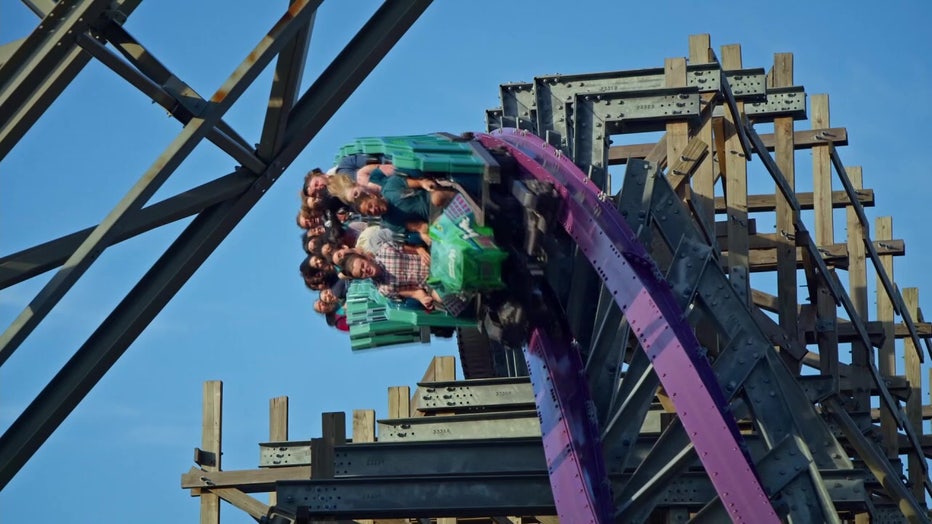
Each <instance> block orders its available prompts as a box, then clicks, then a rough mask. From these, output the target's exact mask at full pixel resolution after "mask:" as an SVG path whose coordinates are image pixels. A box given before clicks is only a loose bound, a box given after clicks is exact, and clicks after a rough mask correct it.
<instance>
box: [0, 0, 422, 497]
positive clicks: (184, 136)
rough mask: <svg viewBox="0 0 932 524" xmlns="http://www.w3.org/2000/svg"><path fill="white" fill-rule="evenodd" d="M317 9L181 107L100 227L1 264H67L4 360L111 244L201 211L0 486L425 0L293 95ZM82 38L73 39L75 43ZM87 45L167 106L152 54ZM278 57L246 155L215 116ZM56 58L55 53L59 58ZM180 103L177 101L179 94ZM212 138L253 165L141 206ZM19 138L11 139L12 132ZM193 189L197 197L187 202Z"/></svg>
mask: <svg viewBox="0 0 932 524" xmlns="http://www.w3.org/2000/svg"><path fill="white" fill-rule="evenodd" d="M319 4H320V0H295V1H294V2H293V3H292V5H291V7H290V9H289V10H288V12H287V13H286V14H285V16H284V17H283V18H282V20H281V21H280V22H279V23H278V24H276V25H275V27H273V29H272V30H271V31H270V32H269V34H268V35H267V36H266V37H264V38H263V40H262V41H261V42H260V43H259V45H258V46H257V47H256V49H255V50H254V52H253V53H252V54H251V55H250V57H249V58H247V60H246V61H245V62H244V63H243V64H242V65H241V67H240V68H238V69H237V70H236V72H234V74H233V75H231V77H230V78H229V79H228V80H227V82H226V83H225V84H224V86H223V87H222V88H221V89H220V90H218V92H217V93H216V94H215V95H214V96H213V97H211V99H210V100H209V101H208V102H206V103H205V104H204V105H203V107H199V105H198V104H194V105H193V106H191V105H187V106H184V109H186V110H187V113H185V112H184V111H181V110H178V114H176V115H175V116H176V117H177V118H179V119H181V120H182V121H184V120H185V119H187V122H186V124H185V128H184V129H183V130H182V132H181V133H180V134H179V135H178V137H177V138H176V140H175V141H174V142H173V143H172V144H171V145H170V146H169V148H168V149H167V150H166V151H165V152H164V153H163V154H162V156H161V157H160V158H159V160H158V161H157V162H156V163H155V164H154V165H153V166H152V167H151V168H150V169H149V170H148V171H147V172H146V173H145V174H144V175H143V177H142V178H141V179H140V181H139V182H138V183H137V184H136V186H135V187H134V188H133V189H132V190H131V191H130V192H129V193H128V194H127V195H126V197H124V199H123V200H122V201H121V202H120V204H118V206H117V207H116V208H115V209H114V210H113V211H112V212H111V213H110V215H109V216H108V217H107V218H106V219H105V220H104V221H103V222H102V223H101V224H99V225H98V226H97V227H96V228H91V229H89V230H84V231H79V232H76V233H73V234H71V235H68V236H66V237H62V238H60V239H57V240H53V241H51V242H47V243H45V244H42V245H39V246H35V247H33V248H30V249H27V250H24V251H22V252H20V253H18V254H15V255H12V256H8V257H5V258H4V262H9V263H10V264H6V265H7V268H8V269H10V271H9V272H8V273H6V274H7V275H8V276H9V279H8V280H5V281H4V283H5V285H12V283H15V282H19V281H22V280H24V279H26V278H29V277H30V276H33V275H35V274H39V273H41V272H42V271H44V270H47V269H50V268H52V267H55V266H58V265H61V264H63V263H65V269H63V270H60V271H59V273H57V274H56V275H55V276H54V277H53V278H52V280H51V281H50V282H49V284H48V285H47V286H46V288H45V289H44V290H43V291H42V292H40V294H39V295H38V296H37V297H36V299H34V300H33V309H32V310H31V311H24V312H23V314H22V315H21V316H20V318H19V319H18V320H17V321H16V322H14V324H13V326H11V328H10V329H8V330H7V332H6V333H5V334H4V335H3V337H2V339H0V343H2V346H0V363H2V361H3V360H5V359H6V358H7V357H8V356H9V355H10V354H11V353H12V351H13V350H14V349H15V348H16V347H17V346H18V345H19V343H20V342H22V340H23V339H25V337H26V336H28V334H29V332H30V331H31V330H32V329H33V328H34V327H35V325H37V324H38V323H39V321H41V319H42V317H44V316H45V314H46V313H47V312H48V310H50V309H51V308H52V307H53V306H54V304H55V303H56V302H57V301H58V299H59V298H61V296H62V295H63V294H64V293H65V292H67V290H68V289H69V288H70V287H71V285H72V284H73V283H74V282H75V281H76V280H77V279H78V278H79V277H80V274H81V273H83V272H84V270H86V269H87V268H88V267H89V266H90V264H91V263H92V262H93V260H94V259H96V258H97V256H99V254H100V253H101V252H102V251H103V250H104V249H106V248H107V247H108V246H109V245H111V244H113V243H115V242H118V241H120V240H124V239H126V238H129V237H130V236H133V235H135V234H139V233H142V232H144V231H147V230H149V229H152V228H154V227H157V226H159V225H161V224H164V223H167V222H171V221H173V220H178V219H180V218H183V217H184V216H190V215H191V214H195V213H196V214H197V217H196V218H195V219H194V221H193V222H191V224H189V225H188V226H187V227H186V228H185V230H184V231H183V232H182V233H181V234H180V235H179V237H178V238H177V240H176V241H175V242H174V243H173V244H172V245H171V246H170V247H169V248H168V249H167V250H166V251H165V253H164V254H163V255H162V256H161V257H160V258H159V259H158V261H156V262H155V264H154V265H153V267H152V268H151V269H150V270H149V271H148V272H147V273H146V274H145V275H144V276H143V277H142V278H141V279H140V281H139V283H138V284H137V285H136V286H135V287H134V288H133V289H132V290H131V291H130V292H129V293H128V294H127V296H126V298H124V299H123V301H121V302H120V304H119V305H117V306H116V308H115V309H114V310H113V312H112V313H111V314H110V315H109V316H108V317H107V318H106V319H105V320H104V321H103V323H102V324H101V325H100V327H99V328H98V329H97V330H96V331H95V332H94V333H93V334H92V335H91V336H90V337H89V338H88V340H87V341H86V342H85V343H84V344H83V345H82V346H81V347H80V348H79V349H78V350H77V352H76V353H75V354H74V356H73V357H72V358H71V359H70V360H69V361H68V362H67V363H66V364H65V366H64V367H63V368H62V369H61V371H59V372H58V374H56V376H55V377H54V378H53V379H52V380H51V381H50V382H49V384H48V385H47V386H46V387H45V388H44V389H43V390H42V391H41V392H40V393H39V395H38V396H37V397H36V399H35V400H33V402H32V403H31V404H30V405H29V406H28V407H27V408H26V409H25V410H24V411H23V413H22V414H21V415H20V416H19V417H18V418H17V419H16V421H14V422H13V424H12V425H11V426H10V427H9V428H8V429H7V431H6V432H5V433H4V434H3V435H2V437H0V489H2V487H3V486H5V485H6V484H7V483H8V482H9V481H10V479H12V478H13V476H14V475H15V474H16V473H17V472H18V471H19V469H20V468H21V467H22V466H23V464H25V463H26V461H28V460H29V458H30V457H31V456H32V454H33V453H35V451H36V450H37V449H38V448H39V447H40V446H41V445H42V443H43V442H45V440H46V439H47V438H48V437H49V435H51V433H52V432H53V431H54V430H55V429H56V428H57V427H58V426H59V425H60V424H61V422H62V421H63V420H64V419H65V418H66V417H67V416H68V414H70V413H71V411H72V410H73V409H74V408H75V407H76V406H77V404H78V403H79V402H80V401H81V400H82V399H83V398H84V396H85V395H86V394H87V393H88V392H89V391H90V390H91V389H92V388H93V387H94V385H96V383H97V382H98V381H99V380H100V378H101V377H102V376H103V375H104V374H105V373H106V372H107V371H108V370H109V369H110V367H111V366H112V365H113V363H114V362H116V360H117V359H118V358H119V357H120V355H122V354H123V352H124V351H125V350H126V349H127V348H128V347H129V345H131V344H132V342H133V341H134V340H135V339H136V337H137V336H138V335H139V334H140V333H141V332H142V331H143V330H144V329H145V327H146V326H147V325H148V324H149V323H150V322H151V321H152V319H153V318H154V317H155V316H156V315H157V314H158V313H159V311H161V309H162V308H163V307H164V306H165V304H167V303H168V301H169V300H171V298H172V297H173V296H174V295H175V293H177V291H178V290H179V289H180V288H181V287H182V286H183V285H184V283H185V282H186V281H187V279H188V278H190V276H191V275H192V274H193V273H194V272H195V271H196V270H197V268H198V267H200V265H201V264H202V263H203V262H204V260H206V259H207V257H208V256H209V255H210V254H211V253H212V252H213V251H214V249H215V248H216V247H217V246H218V245H219V244H220V242H221V241H222V240H223V239H224V238H225V237H226V236H227V234H229V232H230V231H231V230H232V228H233V227H234V226H235V225H236V224H237V223H238V222H239V221H240V220H241V219H242V218H243V216H245V214H246V213H247V212H248V211H249V210H250V209H251V208H252V207H253V206H254V205H255V203H256V202H258V200H259V199H260V198H261V197H262V195H263V194H265V193H266V191H268V189H269V188H270V187H271V185H272V184H274V182H275V181H276V180H277V179H278V177H279V176H280V175H281V174H282V173H283V172H284V170H285V169H286V168H287V167H288V166H289V165H290V164H291V163H292V162H293V161H294V159H295V158H296V157H297V155H298V154H299V153H300V152H301V151H302V150H303V149H304V147H305V146H306V145H307V144H308V142H310V140H311V139H312V138H313V137H314V136H315V135H316V134H317V133H318V132H319V131H320V129H321V128H322V127H323V125H324V124H325V123H326V122H327V121H328V120H329V118H330V117H331V116H332V115H333V114H334V113H335V112H336V110H337V109H339V107H340V106H341V105H342V104H343V102H344V101H345V100H346V99H347V98H348V97H349V95H350V94H351V93H352V92H353V91H354V90H355V89H356V87H358V85H359V84H360V83H361V82H362V81H363V80H364V79H365V77H366V76H367V75H368V74H369V73H370V72H371V71H372V70H373V69H374V67H375V66H376V65H377V64H378V63H379V62H380V61H381V59H382V58H383V57H384V56H385V55H386V54H387V53H388V51H389V50H390V49H391V48H392V47H393V46H394V44H395V43H396V42H397V41H398V39H399V38H400V37H401V36H402V35H403V34H404V33H405V32H406V31H407V30H408V28H410V26H411V25H412V24H413V23H414V21H415V20H417V18H418V17H419V16H420V15H421V14H422V13H423V12H424V10H425V9H426V8H427V6H428V5H429V4H430V1H429V0H419V1H416V2H407V1H386V2H385V3H384V4H383V5H382V6H381V7H380V8H379V9H378V10H377V11H376V12H375V13H374V14H373V16H372V17H371V18H370V20H369V21H368V22H367V23H366V24H365V25H364V26H363V27H362V29H361V30H360V31H359V32H358V33H357V35H356V36H355V37H354V38H353V39H352V40H351V41H350V42H349V43H348V44H347V46H346V47H345V48H344V50H343V51H342V52H341V53H340V54H339V55H338V56H337V58H335V59H334V61H333V62H332V63H331V64H330V66H329V67H328V68H327V69H326V70H325V71H324V72H323V73H321V75H320V76H319V77H318V79H317V81H316V82H314V84H313V85H312V86H311V87H310V88H309V89H308V90H307V91H306V92H305V93H304V94H303V95H301V97H300V98H297V93H298V86H299V83H300V80H301V72H302V68H303V65H304V57H305V56H306V53H307V47H308V44H309V41H310V25H311V22H312V21H313V18H314V13H315V10H316V7H317V6H318V5H319ZM81 5H83V4H81ZM88 5H92V4H91V3H88ZM34 6H35V10H40V9H41V8H42V5H39V4H34ZM55 8H58V5H56V7H55ZM55 8H53V9H55ZM104 32H109V34H110V36H111V37H113V40H114V41H115V43H114V45H115V46H117V47H118V49H121V47H120V43H119V42H124V43H125V42H131V41H133V40H132V39H131V37H130V36H129V35H128V34H126V33H125V31H124V30H123V29H122V28H121V27H112V26H111V27H109V28H105V31H104ZM80 33H81V32H79V33H78V35H79V34H80ZM78 35H76V36H75V37H74V38H75V39H78V38H79V36H78ZM114 35H116V36H117V37H119V38H116V37H114ZM27 40H28V39H27ZM82 41H83V42H84V44H85V45H87V46H88V48H90V49H93V50H94V51H93V53H92V54H95V56H100V57H101V58H102V59H103V60H105V61H107V63H108V64H109V65H111V66H112V68H113V69H114V70H115V71H117V72H118V73H121V74H123V76H126V77H127V79H128V80H130V82H131V83H133V84H134V85H137V87H141V88H143V91H144V92H146V93H147V94H154V95H156V96H155V97H154V98H157V99H161V100H162V101H163V102H166V103H167V102H170V100H169V99H167V98H165V94H166V93H167V91H166V90H158V89H153V88H152V85H153V84H156V85H162V82H158V81H157V80H156V79H157V78H158V77H160V76H165V77H166V78H167V76H172V77H173V75H171V73H170V72H169V71H168V70H167V69H166V68H164V66H162V65H161V64H159V63H158V62H157V61H154V60H146V61H142V60H139V61H133V60H132V54H131V53H130V54H129V56H128V57H127V58H128V59H130V61H131V63H133V65H134V66H135V67H136V68H138V69H139V73H141V74H137V73H136V72H133V70H132V69H131V68H129V67H127V66H125V64H121V63H119V62H117V61H116V60H113V57H109V56H108V55H107V54H106V53H109V51H107V50H105V49H103V50H102V49H99V46H97V45H96V44H93V43H91V42H88V41H87V40H86V39H83V38H82ZM33 47H36V48H38V47H41V46H39V45H35V46H33ZM124 47H125V48H128V47H132V46H124ZM22 52H25V51H22ZM121 52H122V51H121ZM124 56H127V53H124ZM276 56H277V57H278V64H277V73H278V74H277V75H276V82H275V83H274V84H273V86H272V90H271V94H270V101H269V108H268V110H267V113H266V120H265V124H264V128H263V132H262V135H261V136H262V142H261V143H260V144H259V147H258V148H257V150H256V151H254V152H251V149H252V148H250V147H248V146H245V141H244V140H243V139H242V138H240V137H239V136H238V135H237V134H236V133H235V132H234V131H232V129H230V128H229V127H228V126H225V125H224V124H223V123H222V121H221V120H220V117H221V116H222V114H223V113H224V112H225V111H226V109H228V108H229V107H230V106H231V105H232V104H233V102H234V101H235V100H236V98H237V97H238V96H239V94H241V93H242V92H243V91H244V90H245V88H246V86H247V85H248V84H249V83H250V82H251V81H252V80H254V79H255V77H256V76H258V74H259V72H260V71H261V70H262V69H263V68H264V66H265V65H267V64H268V63H269V62H271V60H272V59H273V58H275V57H276ZM51 58H55V59H56V60H60V58H59V57H58V56H54V57H51ZM11 60H12V59H11ZM34 60H37V61H38V63H43V64H44V63H45V61H48V60H49V59H43V58H42V56H36V57H35V58H34ZM43 60H44V61H43ZM9 62H10V61H8V63H9ZM17 63H18V62H17ZM11 67H12V66H11ZM7 71H9V69H8V70H7ZM75 73H76V72H75ZM32 74H33V73H30V71H29V70H28V68H27V69H26V70H23V69H22V67H20V69H19V70H18V71H17V73H16V74H15V75H13V76H14V77H15V78H11V79H7V82H3V83H0V86H2V85H9V86H14V87H15V86H20V85H28V84H29V81H31V80H30V79H32V78H33V76H31V75H32ZM20 75H23V76H20ZM72 76H73V75H72ZM176 87H178V89H179V91H178V94H179V95H180V94H184V95H188V100H191V99H192V98H191V96H190V95H196V93H193V91H191V90H189V88H187V89H186V87H187V86H185V85H184V84H177V85H176ZM10 92H11V93H13V95H5V96H10V97H14V98H15V96H14V95H15V94H16V93H18V92H19V91H16V90H15V89H11V90H10ZM168 94H169V95H170V96H171V95H173V94H172V93H168ZM53 98H54V97H53ZM175 98H176V100H177V99H178V98H180V96H175ZM198 98H199V97H196V96H194V98H193V99H194V100H195V101H197V100H198ZM296 98H297V99H296ZM2 100H6V98H3V99H2ZM156 101H159V100H156ZM46 102H49V100H47V101H46ZM179 104H180V101H179ZM182 105H183V104H182ZM173 114H174V112H173ZM36 116H37V115H36ZM0 124H2V125H0V133H3V134H2V135H0V137H2V136H7V134H9V135H10V136H13V134H11V133H9V131H10V130H11V128H12V127H15V126H17V125H19V124H16V122H12V121H3V122H0ZM20 135H21V133H20ZM211 136H212V137H214V138H216V139H217V140H219V141H220V142H221V143H222V144H225V145H226V146H224V145H221V144H218V145H221V148H223V149H225V150H226V149H232V150H233V151H232V152H231V151H228V152H231V154H232V155H233V156H234V158H237V157H239V158H240V159H244V160H246V161H244V162H242V163H243V164H244V166H243V167H240V168H238V169H237V170H236V172H234V173H232V174H230V175H227V176H225V177H221V178H219V179H217V180H215V181H213V182H210V183H208V184H205V185H203V186H200V187H198V188H195V189H193V190H191V191H189V192H187V193H184V194H182V195H176V196H175V197H171V198H168V199H166V200H164V201H163V202H160V203H158V204H154V205H151V206H149V207H147V208H145V209H141V208H142V205H143V204H144V203H145V202H146V201H147V200H148V199H149V197H151V195H152V194H153V193H154V192H155V190H156V189H157V188H158V186H159V185H161V183H162V182H164V180H165V179H166V178H167V177H168V176H169V175H170V174H171V172H172V171H173V170H174V169H175V168H176V167H177V166H178V165H179V164H180V163H181V161H182V160H183V159H184V157H185V156H186V154H187V153H189V152H190V151H191V150H192V149H193V147H194V146H195V145H196V144H197V143H198V142H199V141H200V140H201V139H202V138H205V137H211ZM18 138H19V136H15V139H18ZM13 143H15V140H13ZM247 153H248V155H247ZM253 159H255V160H253ZM261 166H264V167H263V168H262V169H261V171H259V172H256V171H253V170H252V169H250V168H255V169H258V168H259V167H261ZM221 195H222V197H221ZM190 196H194V198H193V199H191V198H188V197H190ZM116 226H119V227H116ZM28 257H35V259H36V260H38V263H36V264H32V265H31V266H30V267H27V268H24V267H23V266H22V264H20V263H21V262H22V261H23V260H26V259H27V258H28ZM27 265H28V264H27Z"/></svg>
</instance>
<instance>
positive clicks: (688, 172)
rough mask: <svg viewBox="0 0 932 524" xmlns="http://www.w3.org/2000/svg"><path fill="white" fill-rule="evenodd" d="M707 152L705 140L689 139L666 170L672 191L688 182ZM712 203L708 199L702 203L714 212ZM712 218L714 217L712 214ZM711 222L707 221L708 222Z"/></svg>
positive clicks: (707, 147)
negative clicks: (705, 202) (684, 147)
mask: <svg viewBox="0 0 932 524" xmlns="http://www.w3.org/2000/svg"><path fill="white" fill-rule="evenodd" d="M708 153H709V146H708V144H707V143H706V142H703V141H702V140H700V139H699V138H693V139H692V140H690V141H689V143H688V144H687V145H686V149H684V150H683V153H682V155H680V157H679V158H678V159H677V160H676V161H675V162H674V163H673V165H671V166H670V170H669V171H668V172H667V181H668V182H670V186H671V187H673V190H674V191H679V189H680V186H681V185H682V184H684V183H686V182H688V181H689V180H690V179H691V178H692V177H693V176H694V175H695V174H696V172H697V171H698V170H699V168H700V166H701V165H703V163H704V162H705V159H707V158H708V157H709V155H708ZM712 203H713V201H712V200H708V203H707V204H702V205H708V206H709V207H708V209H709V210H710V211H712V213H714V212H715V209H714V208H713V207H712ZM712 218H713V219H714V215H713V217H712ZM711 223H712V222H708V224H711Z"/></svg>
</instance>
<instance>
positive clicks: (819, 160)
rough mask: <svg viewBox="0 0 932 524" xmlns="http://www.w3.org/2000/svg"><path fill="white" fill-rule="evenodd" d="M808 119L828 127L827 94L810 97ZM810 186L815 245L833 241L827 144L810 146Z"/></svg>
mask: <svg viewBox="0 0 932 524" xmlns="http://www.w3.org/2000/svg"><path fill="white" fill-rule="evenodd" d="M809 120H810V122H811V123H812V128H813V129H819V128H827V127H829V106H828V95H826V94H820V95H813V96H812V97H811V98H810V115H809ZM812 187H813V192H812V194H813V197H814V200H815V211H816V213H815V240H816V244H817V245H828V244H834V243H835V222H834V220H833V217H832V158H831V150H830V149H829V147H828V145H827V144H823V145H819V146H814V147H813V148H812Z"/></svg>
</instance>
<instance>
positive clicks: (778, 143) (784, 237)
mask: <svg viewBox="0 0 932 524" xmlns="http://www.w3.org/2000/svg"><path fill="white" fill-rule="evenodd" d="M770 78H771V85H772V86H773V87H790V86H792V85H793V54H792V53H777V54H775V55H774V60H773V70H772V71H771V77H770ZM773 135H774V160H775V161H776V163H777V167H779V168H780V172H781V173H783V177H784V178H785V179H786V181H787V183H788V184H789V186H790V187H791V188H794V190H795V187H796V156H795V155H796V144H795V134H794V129H793V117H778V118H775V119H774V121H773ZM774 192H775V193H776V204H777V210H776V213H777V236H776V244H777V298H778V304H779V306H778V307H779V310H780V313H779V315H780V327H781V328H783V330H784V331H785V332H786V333H789V334H790V335H794V334H795V333H796V332H797V331H798V321H797V320H798V313H797V310H796V304H797V303H798V302H799V300H798V298H797V296H796V241H795V236H796V228H795V226H794V222H795V221H794V215H795V210H794V209H793V207H792V206H791V205H790V203H789V201H787V199H786V198H785V197H784V196H783V193H782V192H781V191H780V189H779V187H776V188H775V190H774ZM813 299H814V300H815V299H816V297H813ZM780 356H781V357H783V361H784V362H785V363H786V365H787V367H789V368H790V369H791V370H792V371H793V372H794V373H796V374H798V373H799V371H800V366H801V364H800V362H799V361H796V360H795V359H793V358H792V357H791V356H790V355H789V353H787V352H786V351H782V352H781V353H780Z"/></svg>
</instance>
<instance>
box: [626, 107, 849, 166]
mask: <svg viewBox="0 0 932 524" xmlns="http://www.w3.org/2000/svg"><path fill="white" fill-rule="evenodd" d="M719 118H720V117H717V116H716V117H715V118H714V120H718V119H719ZM760 138H761V140H762V141H763V142H764V146H765V147H766V148H767V150H768V151H773V148H774V136H773V133H765V134H762V135H760ZM829 142H830V143H832V144H835V145H836V146H844V145H848V130H847V129H846V128H844V127H832V128H828V129H811V130H800V131H796V132H795V133H794V136H793V144H794V146H795V147H796V150H797V151H801V150H803V149H812V147H814V146H817V145H819V144H825V143H829ZM654 145H655V144H627V145H623V146H612V147H611V148H609V150H608V164H609V165H612V166H616V165H621V164H626V163H627V162H628V159H629V158H637V159H640V158H647V156H648V154H649V153H650V152H651V150H652V149H653V148H654ZM715 151H716V154H718V152H719V151H721V152H722V153H724V148H721V149H720V148H717V147H716V148H715ZM724 164H725V162H724V158H722V160H720V165H724Z"/></svg>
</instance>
